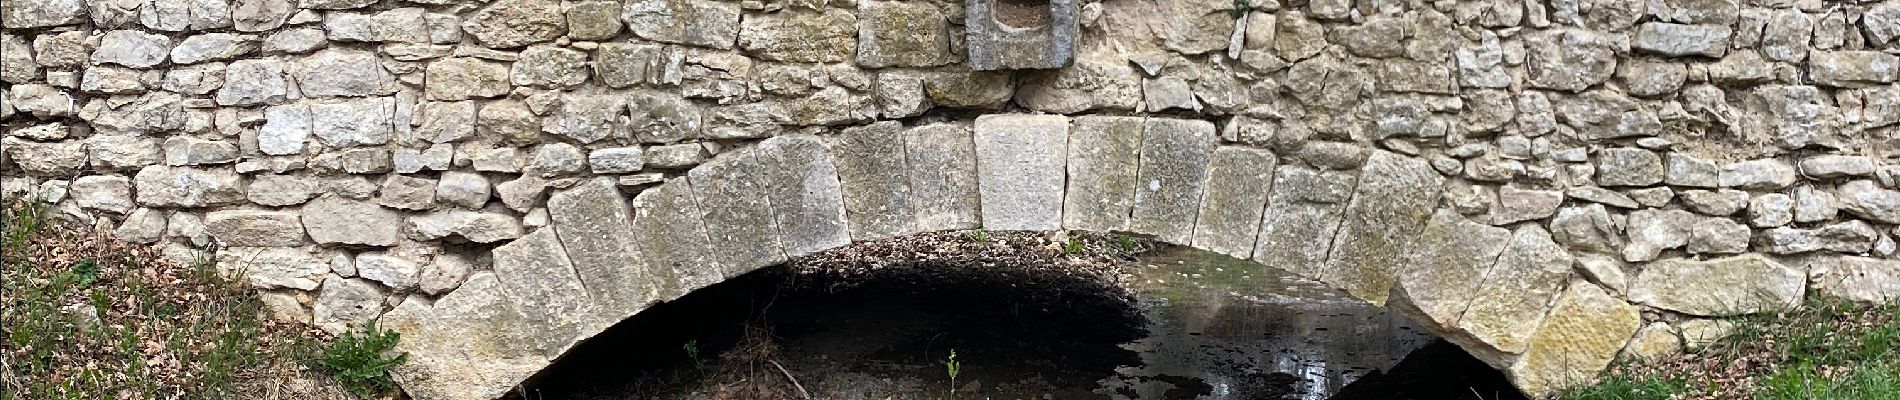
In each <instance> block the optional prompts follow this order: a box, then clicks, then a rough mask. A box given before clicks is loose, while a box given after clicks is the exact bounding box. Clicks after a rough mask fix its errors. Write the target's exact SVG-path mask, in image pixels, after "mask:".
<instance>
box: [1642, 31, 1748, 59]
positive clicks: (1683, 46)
mask: <svg viewBox="0 0 1900 400" xmlns="http://www.w3.org/2000/svg"><path fill="white" fill-rule="evenodd" d="M1732 34H1734V30H1733V29H1730V28H1729V27H1728V26H1725V25H1685V24H1672V23H1666V22H1649V23H1644V24H1643V25H1642V26H1641V27H1638V28H1637V30H1636V36H1635V38H1634V39H1633V40H1631V42H1630V47H1632V48H1635V49H1636V50H1642V51H1648V52H1652V53H1657V54H1662V55H1667V56H1678V57H1680V56H1692V55H1693V56H1705V57H1721V56H1722V55H1724V54H1728V47H1729V46H1728V39H1729V36H1730V35H1732Z"/></svg>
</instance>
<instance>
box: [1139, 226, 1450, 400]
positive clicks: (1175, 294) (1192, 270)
mask: <svg viewBox="0 0 1900 400" xmlns="http://www.w3.org/2000/svg"><path fill="white" fill-rule="evenodd" d="M1138 265H1139V266H1138V267H1137V268H1136V270H1135V277H1134V279H1133V280H1132V281H1131V286H1132V287H1133V288H1134V289H1135V291H1136V293H1137V298H1139V301H1140V308H1141V310H1142V314H1143V315H1146V316H1147V328H1148V335H1147V336H1146V337H1143V338H1141V339H1137V340H1135V341H1132V342H1129V343H1125V344H1122V345H1120V346H1119V347H1121V348H1123V349H1127V350H1130V351H1134V352H1136V353H1137V354H1139V357H1140V359H1141V362H1140V363H1139V364H1137V365H1130V366H1124V367H1121V368H1117V369H1116V375H1115V376H1113V377H1109V378H1107V379H1104V380H1102V381H1101V383H1102V385H1103V388H1104V389H1106V390H1104V392H1106V393H1105V394H1108V395H1110V396H1111V397H1112V398H1115V399H1161V398H1196V399H1210V400H1228V399H1236V400H1237V399H1263V398H1274V399H1303V400H1314V399H1325V398H1328V397H1330V396H1331V395H1332V394H1333V393H1335V392H1337V391H1339V390H1340V388H1342V387H1344V386H1345V385H1347V384H1350V383H1353V382H1354V381H1356V380H1358V379H1359V378H1361V377H1364V376H1365V375H1366V374H1367V373H1370V372H1372V371H1377V370H1383V369H1386V368H1389V367H1391V366H1393V365H1395V364H1397V363H1398V362H1399V361H1400V360H1401V359H1403V358H1404V357H1405V356H1406V355H1407V354H1410V353H1411V352H1412V351H1413V350H1416V349H1418V348H1420V347H1423V346H1425V345H1426V344H1429V343H1431V342H1432V341H1433V340H1435V339H1436V338H1434V337H1432V336H1431V335H1430V334H1427V333H1424V332H1423V331H1422V330H1421V329H1419V328H1417V327H1414V326H1413V325H1412V324H1411V323H1410V322H1409V321H1407V320H1406V319H1405V318H1403V317H1398V316H1395V315H1392V314H1390V313H1388V312H1386V311H1385V310H1384V309H1382V308H1378V307H1373V306H1372V305H1370V304H1366V303H1364V302H1361V301H1358V300H1354V299H1352V298H1349V297H1346V296H1345V294H1343V293H1340V292H1338V291H1336V290H1332V289H1328V288H1326V287H1324V286H1322V285H1320V284H1319V283H1317V282H1314V281H1312V280H1309V279H1305V278H1302V277H1299V276H1297V275H1294V274H1291V273H1287V272H1284V271H1281V270H1278V269H1272V268H1260V267H1259V265H1258V264H1253V263H1251V262H1246V261H1242V260H1238V259H1234V258H1230V257H1225V256H1221V255H1218V254H1214V253H1210V252H1205V251H1199V250H1193V249H1187V248H1171V249H1166V250H1163V251H1160V252H1157V253H1152V254H1150V255H1148V256H1146V257H1143V258H1142V260H1141V262H1140V263H1139V264H1138ZM1190 395H1191V396H1192V397H1189V396H1190Z"/></svg>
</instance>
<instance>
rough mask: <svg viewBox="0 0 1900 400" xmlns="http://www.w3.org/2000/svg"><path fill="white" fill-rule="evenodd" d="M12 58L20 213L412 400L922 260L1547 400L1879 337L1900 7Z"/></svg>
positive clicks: (555, 13) (1898, 199)
mask: <svg viewBox="0 0 1900 400" xmlns="http://www.w3.org/2000/svg"><path fill="white" fill-rule="evenodd" d="M0 28H4V29H3V30H0V82H4V83H5V85H3V86H0V124H3V125H4V136H5V137H4V138H3V139H0V150H3V151H0V172H4V174H3V175H0V193H5V194H6V195H8V196H26V197H30V198H32V199H35V200H38V201H44V202H48V203H50V204H53V205H54V207H53V209H52V210H53V211H52V212H54V213H56V214H58V215H59V216H60V217H62V218H65V219H69V220H72V221H77V222H80V223H85V224H91V225H93V226H96V227H98V228H99V229H101V230H102V231H109V232H111V233H112V234H114V235H116V236H117V237H119V238H121V239H123V240H126V241H131V242H138V243H151V244H155V245H160V246H164V248H165V249H166V253H167V254H168V255H169V256H170V257H174V258H176V259H179V260H181V261H186V262H189V261H191V260H195V259H198V258H199V257H202V256H204V254H205V253H207V252H211V253H215V254H214V256H215V259H216V260H218V262H219V263H218V265H219V267H220V268H224V269H225V270H227V271H228V272H230V273H233V274H242V276H243V277H244V279H245V280H246V281H247V282H248V283H250V284H252V285H254V286H256V287H258V288H260V289H261V290H263V293H264V294H263V296H264V298H265V300H266V302H267V303H268V304H269V305H270V306H271V309H272V312H273V313H274V314H275V315H274V316H275V317H276V318H281V319H285V320H292V321H300V322H308V323H312V324H316V325H317V326H320V327H323V328H325V329H329V330H333V331H335V330H342V329H347V328H349V327H352V326H358V325H362V324H365V323H369V322H372V321H375V322H380V323H381V324H382V325H383V326H386V327H391V328H394V329H396V330H398V331H401V332H402V333H403V338H404V340H403V341H402V344H401V346H402V350H403V351H407V352H408V353H409V354H411V357H412V358H411V360H412V362H410V363H408V364H406V365H404V366H403V367H402V369H400V370H399V371H397V374H396V375H397V378H398V379H399V380H400V381H401V382H402V384H403V387H404V388H405V389H406V390H407V391H408V392H409V393H410V394H411V395H413V396H414V397H416V398H419V399H491V398H495V397H499V396H501V395H503V394H505V393H507V392H509V391H510V390H511V389H512V388H513V387H515V386H516V385H518V384H521V383H522V382H523V380H524V379H527V378H529V377H531V376H532V375H534V374H535V373H537V372H538V371H540V370H541V369H542V368H544V367H546V366H548V365H549V364H550V363H551V362H553V361H555V360H557V359H559V358H560V357H561V356H562V354H563V353H564V352H566V351H568V350H569V349H571V348H572V347H573V346H574V345H575V344H576V343H578V342H580V341H583V340H586V339H587V338H588V337H590V336H592V335H593V334H595V333H598V332H600V331H602V330H603V329H605V328H607V327H608V326H611V325H613V324H615V323H617V322H619V321H622V320H625V319H626V318H628V317H629V316H631V315H634V314H636V313H639V312H640V311H641V310H642V309H644V308H646V307H649V306H651V305H653V304H656V303H658V302H664V301H668V300H671V299H674V298H677V297H679V296H682V295H684V294H686V293H688V292H691V291H692V290H694V289H697V288H701V287H705V286H707V285H710V284H713V283H716V282H719V281H721V280H723V279H727V278H729V277H733V276H737V275H739V274H743V273H745V272H747V271H751V270H754V269H757V268H761V267H764V266H769V265H774V264H778V263H782V262H784V261H786V260H787V259H789V258H792V257H797V256H800V255H804V254H809V253H812V252H816V251H821V250H824V249H829V248H835V247H839V246H846V245H849V244H850V243H852V242H854V241H865V240H875V239H879V238H886V237H891V236H897V235H904V234H911V233H916V232H928V231H941V230H961V229H978V228H981V229H991V230H1091V231H1120V232H1132V233H1137V234H1143V235H1152V236H1154V237H1156V238H1159V239H1161V240H1164V241H1168V242H1172V243H1177V244H1182V245H1188V246H1193V247H1198V248H1202V249H1207V250H1211V251H1215V252H1219V253H1223V254H1228V255H1231V256H1234V257H1239V258H1245V259H1251V260H1254V261H1257V262H1259V263H1261V264H1263V265H1265V266H1267V267H1272V268H1282V269H1287V270H1291V271H1295V272H1298V273H1300V274H1303V275H1306V276H1309V277H1312V278H1314V279H1317V280H1320V281H1322V282H1325V283H1327V284H1329V285H1332V286H1333V287H1336V288H1338V289H1340V290H1343V291H1345V292H1347V293H1350V294H1351V295H1353V296H1354V297H1357V298H1360V299H1364V300H1366V301H1367V302H1370V303H1374V304H1387V305H1391V306H1393V307H1394V308H1396V309H1398V310H1400V311H1401V312H1403V313H1405V314H1407V315H1409V316H1411V317H1412V318H1413V319H1415V320H1416V321H1417V322H1419V323H1420V325H1422V326H1426V327H1428V328H1429V329H1431V330H1432V331H1433V332H1434V333H1436V334H1438V335H1440V336H1442V337H1445V338H1447V339H1449V340H1451V341H1453V342H1454V343H1457V344H1458V345H1460V346H1462V347H1463V348H1464V349H1465V350H1467V351H1469V352H1471V353H1472V354H1474V355H1476V356H1478V357H1479V358H1480V359H1483V360H1485V361H1486V362H1487V363H1489V364H1491V365H1492V366H1495V367H1497V368H1499V369H1500V370H1503V371H1505V372H1506V373H1507V374H1508V376H1509V377H1510V378H1511V379H1513V380H1514V381H1515V382H1516V383H1517V385H1518V386H1519V387H1520V388H1523V389H1524V390H1526V391H1527V392H1529V393H1532V394H1535V395H1543V394H1549V393H1552V392H1554V391H1556V390H1559V389H1561V388H1564V387H1567V386H1571V385H1575V384H1578V383H1582V382H1587V381H1589V380H1590V379H1592V378H1593V377H1594V376H1595V375H1596V374H1597V373H1598V372H1600V371H1601V370H1602V369H1604V368H1605V366H1607V365H1608V364H1609V363H1610V362H1611V361H1612V360H1613V359H1616V358H1618V357H1653V356H1657V355H1662V354H1668V353H1671V352H1677V351H1682V350H1684V349H1687V348H1693V347H1694V346H1697V345H1699V344H1701V343H1702V342H1703V341H1705V340H1706V339H1707V338H1709V337H1710V336H1712V335H1714V334H1719V333H1720V332H1721V331H1723V329H1724V327H1725V326H1726V325H1725V323H1724V322H1722V321H1721V318H1725V317H1731V316H1736V315H1744V314H1752V313H1765V312H1774V311H1780V310H1786V309H1789V308H1792V307H1798V306H1799V305H1801V304H1803V303H1804V302H1806V301H1808V299H1812V298H1832V299H1846V300H1851V301H1859V302H1867V303H1874V302H1888V301H1893V300H1895V299H1896V298H1900V261H1896V260H1894V258H1895V257H1896V254H1895V250H1896V243H1895V241H1894V239H1893V235H1894V234H1895V231H1894V229H1895V226H1896V225H1900V191H1895V190H1894V188H1895V187H1896V186H1900V168H1895V167H1893V166H1890V165H1889V164H1890V160H1891V159H1893V155H1892V154H1890V153H1888V152H1887V149H1886V145H1888V144H1893V143H1896V141H1895V140H1896V139H1897V138H1900V86H1897V85H1896V83H1895V82H1896V80H1900V55H1896V53H1900V2H1894V1H1891V0H1885V1H1882V0H1875V1H1865V0H1860V1H1837V0H1650V1H1642V0H1459V1H1437V2H1425V1H1415V0H1284V1H1280V0H1252V1H1231V0H1181V1H1173V0H1169V1H1156V0H968V1H961V0H908V1H883V0H745V1H736V0H618V1H616V0H564V1H554V0H296V1H292V0H0ZM655 329H664V327H657V328H655Z"/></svg>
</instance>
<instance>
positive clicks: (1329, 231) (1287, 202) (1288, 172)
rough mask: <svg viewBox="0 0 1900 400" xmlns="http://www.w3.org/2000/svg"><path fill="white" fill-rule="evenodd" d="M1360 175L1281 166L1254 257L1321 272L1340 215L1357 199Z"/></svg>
mask: <svg viewBox="0 0 1900 400" xmlns="http://www.w3.org/2000/svg"><path fill="white" fill-rule="evenodd" d="M1357 180H1358V176H1357V175H1355V174H1351V173H1347V172H1342V171H1323V170H1313V169H1309V168H1305V167H1297V166H1291V165H1286V166H1281V167H1280V168H1278V170H1277V171H1275V172H1274V179H1273V195H1272V197H1270V198H1268V199H1267V211H1266V213H1265V216H1264V217H1263V218H1262V220H1261V225H1260V235H1259V239H1258V243H1257V244H1255V245H1254V251H1253V260H1254V261H1255V262H1258V263H1261V264H1265V265H1267V266H1268V267H1273V268H1280V269H1285V270H1288V271H1294V272H1297V273H1299V274H1301V275H1303V276H1307V277H1314V276H1318V274H1319V271H1321V270H1322V269H1321V268H1320V265H1322V264H1324V263H1325V261H1326V256H1327V251H1328V250H1330V249H1331V248H1332V240H1331V239H1330V238H1332V237H1334V234H1335V233H1336V232H1337V230H1338V229H1339V223H1340V220H1341V219H1340V213H1342V212H1344V210H1345V208H1346V206H1347V202H1348V201H1349V200H1351V199H1352V195H1353V189H1354V187H1355V185H1356V184H1357Z"/></svg>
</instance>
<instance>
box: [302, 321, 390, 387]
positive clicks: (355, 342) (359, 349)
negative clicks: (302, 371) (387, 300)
mask: <svg viewBox="0 0 1900 400" xmlns="http://www.w3.org/2000/svg"><path fill="white" fill-rule="evenodd" d="M399 340H402V338H401V335H400V334H398V333H396V331H393V330H385V329H382V328H378V327H377V326H376V323H374V322H371V323H369V324H368V325H366V326H364V327H363V329H362V330H361V331H348V332H344V333H343V336H342V337H339V338H337V339H336V341H334V342H331V343H330V344H329V347H327V348H325V349H323V354H322V355H321V358H319V359H317V364H318V365H320V366H322V367H323V370H324V371H325V372H328V373H329V374H330V376H331V377H334V378H336V380H337V381H338V382H340V383H342V384H343V386H344V387H346V388H349V389H350V391H351V392H355V393H356V395H357V396H360V397H365V398H368V397H374V396H376V395H380V394H384V393H388V392H390V391H392V390H395V389H396V382H395V381H393V380H391V379H390V378H389V370H390V368H393V367H395V366H396V365H397V364H402V363H403V362H404V361H407V360H408V359H409V355H408V354H396V355H393V356H391V355H390V354H389V353H390V349H393V348H395V347H396V342H397V341H399Z"/></svg>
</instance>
